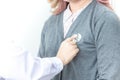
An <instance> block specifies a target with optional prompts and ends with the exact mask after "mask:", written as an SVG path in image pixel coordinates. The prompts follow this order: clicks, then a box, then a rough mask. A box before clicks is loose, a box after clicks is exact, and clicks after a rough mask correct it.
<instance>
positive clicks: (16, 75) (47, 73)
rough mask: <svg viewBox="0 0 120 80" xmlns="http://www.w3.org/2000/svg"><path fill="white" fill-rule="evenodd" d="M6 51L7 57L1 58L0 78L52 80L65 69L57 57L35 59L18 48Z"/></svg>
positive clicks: (4, 52)
mask: <svg viewBox="0 0 120 80" xmlns="http://www.w3.org/2000/svg"><path fill="white" fill-rule="evenodd" d="M10 47H11V46H10ZM6 49H8V48H6ZM4 50H5V49H4ZM4 50H3V51H2V53H3V54H6V56H5V55H1V56H0V76H2V77H3V78H6V79H7V80H12V79H13V80H50V79H51V78H52V77H54V76H55V75H56V74H58V73H59V72H60V71H61V70H62V69H63V63H62V62H61V60H60V59H58V58H56V57H52V58H39V57H33V56H31V54H30V53H29V52H27V51H25V50H23V49H21V48H18V47H11V48H9V50H5V51H4ZM6 51H7V52H6ZM7 54H8V56H7ZM10 54H11V55H10Z"/></svg>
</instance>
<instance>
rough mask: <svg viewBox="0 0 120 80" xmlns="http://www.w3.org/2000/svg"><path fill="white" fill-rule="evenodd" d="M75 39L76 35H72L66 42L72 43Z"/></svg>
mask: <svg viewBox="0 0 120 80" xmlns="http://www.w3.org/2000/svg"><path fill="white" fill-rule="evenodd" d="M75 38H77V35H76V34H74V35H73V36H71V37H70V38H68V39H67V41H73V40H74V39H75Z"/></svg>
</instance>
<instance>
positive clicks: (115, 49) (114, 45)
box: [94, 12, 120, 80]
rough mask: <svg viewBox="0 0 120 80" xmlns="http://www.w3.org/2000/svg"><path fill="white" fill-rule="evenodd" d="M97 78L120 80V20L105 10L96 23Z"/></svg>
mask: <svg viewBox="0 0 120 80" xmlns="http://www.w3.org/2000/svg"><path fill="white" fill-rule="evenodd" d="M94 29H95V30H94V31H95V33H94V34H95V45H96V49H97V65H98V77H97V80H120V21H119V19H118V18H117V16H116V15H115V14H113V13H112V12H105V13H104V14H103V15H102V16H101V17H100V18H99V20H98V21H97V22H96V23H95V28H94Z"/></svg>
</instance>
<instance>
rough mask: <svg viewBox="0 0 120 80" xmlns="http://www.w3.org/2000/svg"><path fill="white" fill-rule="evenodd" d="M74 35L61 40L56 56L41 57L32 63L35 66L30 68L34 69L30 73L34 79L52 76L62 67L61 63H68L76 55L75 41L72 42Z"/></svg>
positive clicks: (44, 79)
mask: <svg viewBox="0 0 120 80" xmlns="http://www.w3.org/2000/svg"><path fill="white" fill-rule="evenodd" d="M75 37H76V35H75V36H72V37H71V38H68V39H66V40H65V41H63V42H62V44H61V46H60V48H59V50H58V53H57V55H56V57H53V58H42V59H41V61H39V62H36V63H35V64H34V65H35V66H34V67H33V70H32V71H34V72H33V73H32V77H33V78H34V80H38V79H40V80H48V79H51V78H53V77H54V76H55V75H57V74H58V73H59V72H60V71H61V70H62V69H63V65H66V64H68V63H69V62H70V61H71V60H72V59H73V58H74V57H75V56H76V54H77V53H78V51H79V50H78V48H77V45H76V42H73V39H74V38H75ZM40 63H41V64H40Z"/></svg>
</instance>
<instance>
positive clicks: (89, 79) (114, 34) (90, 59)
mask: <svg viewBox="0 0 120 80" xmlns="http://www.w3.org/2000/svg"><path fill="white" fill-rule="evenodd" d="M77 33H79V34H81V36H82V37H81V40H80V41H79V42H78V43H77V45H78V47H79V48H80V52H79V53H78V55H77V56H76V57H75V58H74V59H73V61H72V62H71V63H69V64H68V65H66V66H64V69H63V71H62V72H61V73H60V74H58V75H57V76H55V77H54V78H53V79H52V80H120V21H119V19H118V17H117V16H116V15H115V13H113V12H112V11H111V10H109V9H108V8H106V7H105V6H104V5H102V4H100V3H98V2H97V1H96V0H93V1H92V3H91V4H90V5H89V6H88V7H87V8H86V9H85V10H84V11H83V12H82V13H81V14H80V15H79V16H78V17H77V19H76V20H75V22H74V23H73V24H72V26H71V28H70V30H69V31H68V33H67V35H66V38H67V37H70V36H72V35H73V34H77ZM66 38H64V33H63V13H61V14H59V15H56V16H51V17H50V18H49V19H48V20H47V21H46V23H45V25H44V28H43V31H42V36H41V46H40V50H39V55H40V56H41V57H53V56H56V53H57V51H58V48H59V46H60V43H61V42H62V41H63V40H64V39H66Z"/></svg>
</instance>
